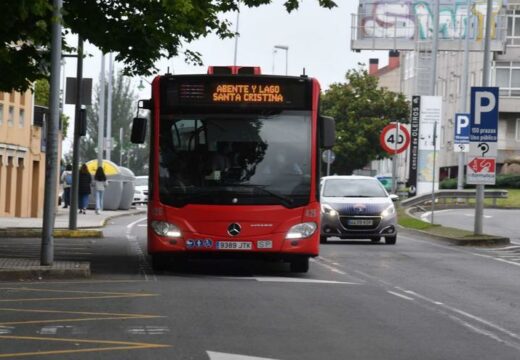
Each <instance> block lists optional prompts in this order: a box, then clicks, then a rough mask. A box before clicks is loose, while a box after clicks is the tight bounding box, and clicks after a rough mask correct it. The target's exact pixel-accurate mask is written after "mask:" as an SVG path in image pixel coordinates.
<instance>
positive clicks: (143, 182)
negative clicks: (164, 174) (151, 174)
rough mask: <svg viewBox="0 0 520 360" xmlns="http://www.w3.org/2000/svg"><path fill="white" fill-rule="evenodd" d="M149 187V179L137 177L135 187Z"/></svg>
mask: <svg viewBox="0 0 520 360" xmlns="http://www.w3.org/2000/svg"><path fill="white" fill-rule="evenodd" d="M147 185H148V177H144V178H142V177H137V178H135V186H147Z"/></svg>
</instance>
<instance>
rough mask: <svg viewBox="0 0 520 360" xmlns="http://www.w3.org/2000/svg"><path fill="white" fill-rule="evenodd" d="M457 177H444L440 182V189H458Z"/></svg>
mask: <svg viewBox="0 0 520 360" xmlns="http://www.w3.org/2000/svg"><path fill="white" fill-rule="evenodd" d="M456 188H457V179H444V180H442V181H441V182H440V184H439V189H456Z"/></svg>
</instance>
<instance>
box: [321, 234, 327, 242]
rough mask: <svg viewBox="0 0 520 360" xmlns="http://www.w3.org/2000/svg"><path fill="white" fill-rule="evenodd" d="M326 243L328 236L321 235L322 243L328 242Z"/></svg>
mask: <svg viewBox="0 0 520 360" xmlns="http://www.w3.org/2000/svg"><path fill="white" fill-rule="evenodd" d="M326 243H327V237H326V236H323V235H321V236H320V244H326Z"/></svg>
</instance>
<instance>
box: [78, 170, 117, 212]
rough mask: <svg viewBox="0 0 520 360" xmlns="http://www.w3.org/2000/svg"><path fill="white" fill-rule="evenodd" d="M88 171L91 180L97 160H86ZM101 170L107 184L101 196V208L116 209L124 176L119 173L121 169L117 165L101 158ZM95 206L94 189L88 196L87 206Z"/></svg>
mask: <svg viewBox="0 0 520 360" xmlns="http://www.w3.org/2000/svg"><path fill="white" fill-rule="evenodd" d="M87 167H88V170H89V172H90V173H91V174H92V180H94V174H95V173H96V170H97V168H98V162H97V160H91V161H89V162H87ZM103 170H104V171H105V175H106V177H107V182H108V186H107V187H106V189H105V194H104V196H103V209H104V210H117V209H119V204H120V203H121V197H122V195H123V179H124V178H125V176H123V175H121V170H120V167H119V166H118V165H116V164H115V163H113V162H112V161H109V160H103ZM95 207H96V194H95V192H94V191H92V193H91V194H90V197H89V208H92V209H93V208H95Z"/></svg>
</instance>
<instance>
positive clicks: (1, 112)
mask: <svg viewBox="0 0 520 360" xmlns="http://www.w3.org/2000/svg"><path fill="white" fill-rule="evenodd" d="M0 94H1V93H0ZM3 123H4V104H0V125H2V124H3ZM0 164H1V163H0ZM0 166H1V165H0Z"/></svg>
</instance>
